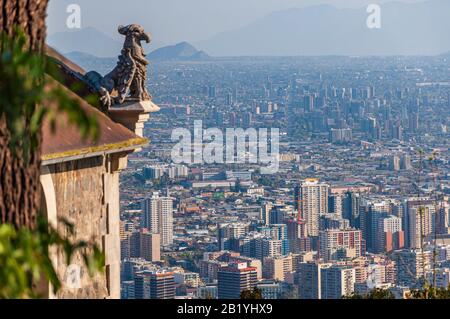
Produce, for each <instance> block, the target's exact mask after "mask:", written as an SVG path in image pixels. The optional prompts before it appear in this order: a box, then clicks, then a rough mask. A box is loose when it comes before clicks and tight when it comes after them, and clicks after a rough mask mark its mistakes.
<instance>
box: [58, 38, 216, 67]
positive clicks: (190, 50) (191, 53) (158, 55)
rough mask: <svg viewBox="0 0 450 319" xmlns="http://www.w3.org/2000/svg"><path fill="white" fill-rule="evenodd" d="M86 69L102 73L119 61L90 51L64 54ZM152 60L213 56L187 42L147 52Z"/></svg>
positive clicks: (201, 58)
mask: <svg viewBox="0 0 450 319" xmlns="http://www.w3.org/2000/svg"><path fill="white" fill-rule="evenodd" d="M64 55H65V56H66V57H67V58H68V59H70V60H72V61H73V62H75V63H76V64H78V65H79V66H81V67H82V68H83V69H85V70H86V71H90V70H96V71H98V72H100V73H101V74H106V73H107V72H109V71H111V70H112V68H113V67H114V66H115V65H116V63H117V58H116V57H114V58H110V57H98V56H95V55H93V54H90V53H85V52H80V51H72V52H69V53H65V54H64ZM147 58H148V59H149V60H150V62H153V61H200V60H202V61H203V60H208V59H211V57H210V56H209V55H208V54H206V53H205V52H203V51H199V50H197V49H196V48H194V47H193V46H192V45H190V44H189V43H187V42H182V43H179V44H176V45H172V46H167V47H163V48H160V49H157V50H155V51H153V52H151V53H150V54H147Z"/></svg>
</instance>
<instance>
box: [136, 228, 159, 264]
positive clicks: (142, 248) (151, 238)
mask: <svg viewBox="0 0 450 319" xmlns="http://www.w3.org/2000/svg"><path fill="white" fill-rule="evenodd" d="M129 245H130V257H131V258H142V259H144V260H147V261H153V262H156V261H160V260H161V235H160V234H152V233H150V232H149V231H148V230H147V229H145V228H144V229H141V230H140V231H139V232H133V233H132V234H131V236H130V239H129Z"/></svg>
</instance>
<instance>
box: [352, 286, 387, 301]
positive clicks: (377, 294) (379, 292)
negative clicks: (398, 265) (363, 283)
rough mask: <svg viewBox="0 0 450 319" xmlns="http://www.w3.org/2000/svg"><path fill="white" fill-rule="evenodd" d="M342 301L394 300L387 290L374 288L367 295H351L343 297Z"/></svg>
mask: <svg viewBox="0 0 450 319" xmlns="http://www.w3.org/2000/svg"><path fill="white" fill-rule="evenodd" d="M343 299H395V296H394V294H393V293H392V292H391V291H390V290H388V289H381V288H375V289H373V290H371V291H370V292H369V293H368V294H367V295H358V294H355V293H353V294H351V295H350V296H344V297H343Z"/></svg>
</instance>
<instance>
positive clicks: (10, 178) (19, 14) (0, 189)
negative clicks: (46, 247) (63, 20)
mask: <svg viewBox="0 0 450 319" xmlns="http://www.w3.org/2000/svg"><path fill="white" fill-rule="evenodd" d="M47 4H48V0H0V33H2V34H5V35H7V37H9V38H11V39H12V38H15V37H17V32H18V30H21V32H23V33H24V34H25V37H26V44H25V50H31V51H34V52H36V53H38V54H43V49H44V44H45V37H46V25H45V18H46V10H47ZM4 42H5V41H2V42H1V43H0V54H2V53H3V52H4V51H5V49H6V48H5V43H4ZM0 81H1V79H0ZM0 85H1V84H0ZM8 107H11V106H10V105H9V106H8V105H0V222H1V223H10V224H12V225H14V226H15V227H17V228H20V227H28V228H34V227H35V226H36V219H37V212H38V210H39V205H40V186H39V176H40V165H41V157H40V150H41V141H42V137H41V132H40V130H39V131H38V132H37V133H31V118H32V115H33V113H34V112H33V111H36V107H37V106H36V105H32V106H31V112H30V111H29V108H28V110H27V111H19V112H18V113H20V119H19V120H20V123H21V124H22V125H23V132H24V134H23V136H21V138H20V139H19V140H18V141H16V142H14V141H13V140H14V139H13V135H14V134H13V132H12V123H10V121H8V117H7V115H6V114H7V113H8V110H6V109H5V108H8ZM24 109H25V108H24ZM16 113H17V112H16ZM24 145H34V147H33V148H27V147H23V146H24Z"/></svg>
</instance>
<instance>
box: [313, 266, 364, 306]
mask: <svg viewBox="0 0 450 319" xmlns="http://www.w3.org/2000/svg"><path fill="white" fill-rule="evenodd" d="M355 280H356V276H355V269H353V268H352V267H346V266H332V267H328V268H323V269H321V277H320V281H321V298H322V299H341V298H342V297H344V296H349V295H351V294H352V293H353V292H354V291H355Z"/></svg>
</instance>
